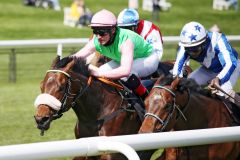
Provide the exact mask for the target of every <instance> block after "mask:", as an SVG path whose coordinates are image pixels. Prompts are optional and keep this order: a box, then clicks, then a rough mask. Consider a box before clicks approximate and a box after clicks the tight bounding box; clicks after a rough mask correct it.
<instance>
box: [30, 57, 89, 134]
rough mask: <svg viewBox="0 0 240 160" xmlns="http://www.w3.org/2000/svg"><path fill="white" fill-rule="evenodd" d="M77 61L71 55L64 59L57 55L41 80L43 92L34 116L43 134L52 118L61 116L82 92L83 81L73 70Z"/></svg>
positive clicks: (37, 102)
mask: <svg viewBox="0 0 240 160" xmlns="http://www.w3.org/2000/svg"><path fill="white" fill-rule="evenodd" d="M76 61H77V60H74V59H73V58H70V57H66V58H63V59H62V60H60V58H59V57H57V58H56V59H55V60H54V61H53V63H52V65H51V69H50V70H48V71H47V73H46V75H45V78H44V80H43V81H42V82H41V86H40V88H41V94H40V95H38V97H37V98H36V100H35V107H36V114H35V116H34V117H35V120H36V123H37V127H38V128H39V129H40V130H41V131H42V132H41V133H42V134H43V132H44V131H45V130H48V129H49V127H50V123H51V121H52V120H54V119H57V118H59V117H61V116H62V113H63V112H65V111H68V110H69V109H70V108H71V107H72V105H73V104H74V103H75V100H76V97H77V95H78V93H79V92H81V87H80V85H81V83H82V82H81V81H80V80H79V79H78V78H76V75H77V73H76V72H74V71H73V70H74V67H75V68H76ZM84 62H85V61H84ZM86 68H87V67H86ZM76 70H77V69H76ZM79 72H81V71H80V69H79ZM82 86H83V85H82Z"/></svg>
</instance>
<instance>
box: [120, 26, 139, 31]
mask: <svg viewBox="0 0 240 160" xmlns="http://www.w3.org/2000/svg"><path fill="white" fill-rule="evenodd" d="M120 28H123V29H128V30H131V31H134V32H136V29H137V26H121V27H120Z"/></svg>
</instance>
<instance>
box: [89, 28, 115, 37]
mask: <svg viewBox="0 0 240 160" xmlns="http://www.w3.org/2000/svg"><path fill="white" fill-rule="evenodd" d="M110 33H111V29H109V28H108V29H99V28H93V34H95V35H100V36H105V35H107V34H110Z"/></svg>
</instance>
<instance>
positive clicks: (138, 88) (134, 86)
mask: <svg viewBox="0 0 240 160" xmlns="http://www.w3.org/2000/svg"><path fill="white" fill-rule="evenodd" d="M127 87H128V88H129V89H131V90H133V92H134V93H135V94H136V95H138V96H139V97H141V99H142V100H144V99H145V98H146V97H147V95H148V90H147V88H146V87H145V86H144V85H143V84H142V83H141V80H140V79H139V78H138V77H137V76H136V75H135V74H132V75H131V76H129V78H128V80H127Z"/></svg>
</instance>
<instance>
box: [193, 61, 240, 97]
mask: <svg viewBox="0 0 240 160" xmlns="http://www.w3.org/2000/svg"><path fill="white" fill-rule="evenodd" d="M217 75H218V73H214V72H212V71H210V70H208V69H206V68H205V67H199V68H198V69H196V70H195V71H193V72H192V73H191V74H190V75H189V78H191V79H194V80H195V81H196V82H197V83H198V84H199V85H204V86H205V85H208V83H210V81H211V80H212V79H213V78H215V77H216V76H217ZM239 75H240V60H238V63H237V67H236V69H235V70H234V72H233V73H232V75H231V77H230V79H229V80H228V81H227V82H225V83H224V84H222V85H221V88H222V89H223V90H224V91H225V92H227V93H228V94H231V93H232V91H233V87H234V86H235V84H236V83H237V80H238V77H239ZM219 95H222V96H223V93H219Z"/></svg>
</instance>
